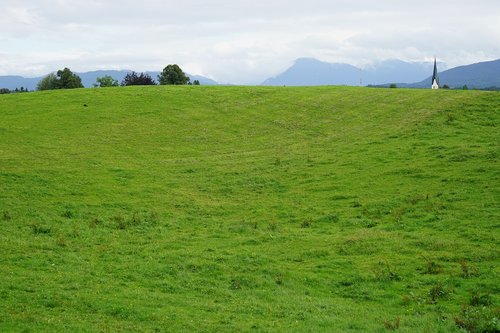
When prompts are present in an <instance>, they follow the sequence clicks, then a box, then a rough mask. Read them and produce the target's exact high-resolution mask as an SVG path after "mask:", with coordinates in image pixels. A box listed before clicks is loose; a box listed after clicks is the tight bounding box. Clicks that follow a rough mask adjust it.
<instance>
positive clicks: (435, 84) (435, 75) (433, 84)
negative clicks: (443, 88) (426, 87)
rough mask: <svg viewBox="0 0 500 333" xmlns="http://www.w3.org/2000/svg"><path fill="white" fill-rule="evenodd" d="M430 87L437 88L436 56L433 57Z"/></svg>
mask: <svg viewBox="0 0 500 333" xmlns="http://www.w3.org/2000/svg"><path fill="white" fill-rule="evenodd" d="M432 89H439V78H438V69H437V63H436V57H434V72H433V73H432Z"/></svg>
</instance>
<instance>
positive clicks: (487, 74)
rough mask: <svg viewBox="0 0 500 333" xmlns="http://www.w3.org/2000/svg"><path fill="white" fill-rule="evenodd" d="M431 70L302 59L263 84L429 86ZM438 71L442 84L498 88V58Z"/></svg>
mask: <svg viewBox="0 0 500 333" xmlns="http://www.w3.org/2000/svg"><path fill="white" fill-rule="evenodd" d="M432 70H433V63H432V62H418V63H409V62H404V61H401V60H387V61H382V62H379V63H375V64H374V65H373V66H371V67H369V68H365V69H361V68H358V67H354V66H352V65H348V64H338V63H327V62H322V61H319V60H317V59H311V58H301V59H297V60H296V61H295V63H294V64H293V66H292V67H290V68H289V69H287V70H286V71H285V72H283V73H282V74H280V75H278V76H276V77H274V78H270V79H267V80H266V81H264V82H263V83H262V84H263V85H271V86H278V85H286V86H317V85H349V86H358V85H363V86H365V85H374V86H389V84H391V83H396V84H397V86H398V87H408V88H429V87H430V86H431V76H432ZM438 70H439V73H438V76H439V84H440V85H441V86H444V85H447V86H449V87H451V88H458V87H460V88H461V87H463V86H464V85H467V87H469V88H477V89H485V88H492V87H497V88H498V87H500V59H498V60H493V61H486V62H480V63H476V64H472V65H466V66H459V67H455V68H452V69H448V70H445V65H444V64H443V63H438ZM401 82H404V83H401ZM412 82H415V83H412Z"/></svg>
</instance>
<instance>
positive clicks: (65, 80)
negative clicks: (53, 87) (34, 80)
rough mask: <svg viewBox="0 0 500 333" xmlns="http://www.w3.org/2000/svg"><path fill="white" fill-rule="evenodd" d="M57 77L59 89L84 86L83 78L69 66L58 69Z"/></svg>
mask: <svg viewBox="0 0 500 333" xmlns="http://www.w3.org/2000/svg"><path fill="white" fill-rule="evenodd" d="M57 78H58V80H57V82H58V86H59V87H58V88H59V89H74V88H83V84H82V79H81V78H80V77H79V76H78V75H76V74H74V73H73V72H72V71H71V70H70V69H69V68H67V67H65V68H64V69H62V70H58V71H57Z"/></svg>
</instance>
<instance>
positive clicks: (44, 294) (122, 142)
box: [0, 86, 500, 332]
mask: <svg viewBox="0 0 500 333" xmlns="http://www.w3.org/2000/svg"><path fill="white" fill-rule="evenodd" d="M499 108H500V97H499V95H498V93H494V92H481V91H458V90H457V91H454V90H438V91H431V90H430V89H429V90H427V89H426V90H421V89H415V90H408V89H369V88H358V87H305V88H304V87H301V88H296V87H221V86H213V87H209V86H200V87H196V86H149V87H117V88H108V89H76V90H60V91H43V92H35V93H24V94H10V95H0V152H1V154H0V263H1V265H0V269H1V276H2V278H1V279H0V295H1V301H0V313H1V314H2V315H1V318H0V331H2V332H20V331H33V332H73V331H110V332H119V331H142V332H154V331H155V332H167V331H198V332H214V331H217V332H248V331H257V332H269V331H276V332H311V331H314V332H385V331H388V330H396V329H397V330H398V331H401V332H464V331H465V330H469V331H474V332H480V331H481V332H493V331H495V330H496V331H498V330H499V326H498V323H499V320H498V304H499V300H500V299H499V289H498V276H499V273H500V272H499V267H500V266H499V265H498V263H499V248H498V241H499V239H498V227H499V224H498V221H499V220H500V209H499V206H498V198H499V195H500V193H499V185H500V184H499V172H498V170H499V164H498V153H499V151H500V150H499V143H500V142H499V136H498V128H497V127H498V123H499V121H500V119H499V117H500V112H499V111H500V109H499Z"/></svg>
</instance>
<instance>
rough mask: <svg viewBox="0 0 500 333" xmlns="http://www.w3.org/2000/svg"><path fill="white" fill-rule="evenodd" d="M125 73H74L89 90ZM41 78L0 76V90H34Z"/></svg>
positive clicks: (209, 82) (193, 77)
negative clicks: (98, 82) (104, 78)
mask: <svg viewBox="0 0 500 333" xmlns="http://www.w3.org/2000/svg"><path fill="white" fill-rule="evenodd" d="M127 73H130V71H116V70H109V71H108V70H99V71H92V72H84V73H76V74H77V75H78V76H80V78H81V79H82V83H83V85H84V86H85V87H87V88H89V87H92V85H93V84H94V83H96V79H97V78H98V77H102V76H105V75H109V76H111V77H112V78H113V79H115V80H118V82H122V80H123V78H124V77H125V75H127ZM146 73H147V74H149V75H151V77H152V78H153V79H155V80H156V78H157V76H158V74H160V72H146ZM187 76H189V78H190V79H191V82H192V81H194V80H198V81H200V84H202V85H216V84H218V83H217V82H215V81H214V80H211V79H209V78H206V77H204V76H199V75H190V74H187ZM42 78H43V76H40V77H34V78H25V77H22V76H12V75H10V76H0V88H7V89H11V90H13V89H15V88H21V87H23V88H25V89H29V90H35V89H36V85H37V84H38V82H39V81H40V80H41V79H42Z"/></svg>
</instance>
